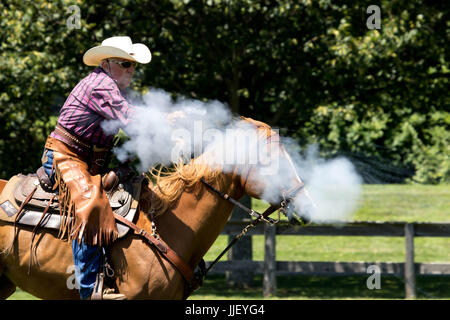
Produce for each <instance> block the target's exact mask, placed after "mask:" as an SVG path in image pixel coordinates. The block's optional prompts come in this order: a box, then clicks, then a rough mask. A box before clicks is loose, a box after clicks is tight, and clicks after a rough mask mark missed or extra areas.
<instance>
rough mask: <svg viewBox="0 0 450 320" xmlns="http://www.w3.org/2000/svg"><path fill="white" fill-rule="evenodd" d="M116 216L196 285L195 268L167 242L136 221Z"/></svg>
mask: <svg viewBox="0 0 450 320" xmlns="http://www.w3.org/2000/svg"><path fill="white" fill-rule="evenodd" d="M114 218H115V219H116V220H117V221H119V222H120V223H123V224H125V225H126V226H128V227H130V228H131V229H133V230H134V233H135V234H137V235H140V236H143V237H144V238H145V239H147V240H148V241H149V242H150V244H152V245H153V246H154V247H155V248H156V249H157V250H158V251H159V252H160V253H161V254H162V255H163V256H164V257H165V258H166V259H167V260H169V261H170V262H171V263H172V264H173V266H174V267H175V268H176V269H177V270H178V271H179V272H180V273H181V275H182V276H183V278H184V279H185V280H186V281H187V282H188V284H189V285H192V286H194V270H193V268H192V267H191V266H190V265H188V264H187V263H186V262H185V261H184V260H183V259H182V258H181V257H180V256H179V255H178V254H177V253H176V252H175V251H173V250H172V249H171V248H170V247H169V246H168V245H167V244H165V243H163V242H162V241H161V240H159V239H156V238H155V237H153V236H152V235H150V234H148V232H147V231H145V230H144V229H141V228H139V227H138V226H136V225H135V224H134V223H132V222H130V221H128V220H126V219H125V218H124V217H122V216H120V215H118V214H116V213H114Z"/></svg>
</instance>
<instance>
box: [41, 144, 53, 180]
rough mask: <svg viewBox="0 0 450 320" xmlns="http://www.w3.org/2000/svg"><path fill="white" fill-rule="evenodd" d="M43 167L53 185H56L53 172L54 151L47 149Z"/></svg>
mask: <svg viewBox="0 0 450 320" xmlns="http://www.w3.org/2000/svg"><path fill="white" fill-rule="evenodd" d="M42 166H43V167H44V170H45V173H46V174H47V175H48V176H49V177H50V181H51V182H52V184H55V171H54V170H53V171H52V167H53V150H49V149H45V150H44V153H43V154H42Z"/></svg>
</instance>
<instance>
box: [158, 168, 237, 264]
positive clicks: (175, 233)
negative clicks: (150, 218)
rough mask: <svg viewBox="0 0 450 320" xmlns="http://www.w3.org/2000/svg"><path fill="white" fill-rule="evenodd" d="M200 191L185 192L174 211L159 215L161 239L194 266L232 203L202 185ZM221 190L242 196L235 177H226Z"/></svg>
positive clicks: (224, 220)
mask: <svg viewBox="0 0 450 320" xmlns="http://www.w3.org/2000/svg"><path fill="white" fill-rule="evenodd" d="M202 188H203V189H202V190H201V192H200V194H198V193H196V192H195V193H191V192H183V194H182V195H181V197H180V199H179V201H178V203H177V205H176V207H175V208H173V210H171V211H169V212H166V213H165V214H162V215H161V216H159V217H158V218H157V219H156V220H157V229H158V232H159V234H160V236H161V238H162V239H163V240H164V241H165V242H166V243H167V244H168V245H169V246H170V247H171V248H172V249H173V250H175V251H176V252H177V253H178V254H179V255H180V256H181V257H183V258H184V259H185V260H186V261H188V262H189V263H190V264H191V265H196V264H198V262H199V261H200V259H201V258H202V257H203V255H204V254H205V253H206V252H207V251H208V249H209V248H210V247H211V245H212V244H213V243H214V241H215V240H216V239H217V237H218V236H219V234H220V232H221V231H222V229H223V228H224V227H225V224H226V223H227V221H228V218H229V217H230V214H231V211H232V209H233V205H232V204H230V203H229V202H228V201H226V200H223V199H221V198H220V197H219V196H218V195H217V194H215V193H212V192H210V191H209V190H208V189H206V187H205V186H202ZM222 188H223V189H222V190H221V191H222V192H226V193H229V194H230V195H232V196H234V197H237V198H239V197H240V196H242V194H240V192H239V191H238V192H236V190H233V189H234V185H233V178H232V177H231V176H230V177H226V183H224V186H222Z"/></svg>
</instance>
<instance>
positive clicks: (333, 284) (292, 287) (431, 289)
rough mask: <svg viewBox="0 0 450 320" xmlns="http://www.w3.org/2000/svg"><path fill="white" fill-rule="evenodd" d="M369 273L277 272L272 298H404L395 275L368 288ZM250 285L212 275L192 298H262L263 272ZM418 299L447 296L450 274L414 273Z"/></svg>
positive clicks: (384, 278) (449, 287)
mask: <svg viewBox="0 0 450 320" xmlns="http://www.w3.org/2000/svg"><path fill="white" fill-rule="evenodd" d="M367 278H368V276H339V277H330V276H328V277H326V276H321V277H319V276H316V277H312V276H278V277H277V294H276V296H274V297H273V298H275V299H277V298H278V299H404V298H405V284H404V282H403V279H402V278H400V277H395V276H382V277H381V285H380V289H373V290H370V289H368V288H367V285H366V281H367ZM254 284H255V285H254V286H252V287H250V288H231V287H230V286H228V284H227V282H226V280H225V276H221V275H211V276H209V277H208V279H206V280H205V283H204V285H203V287H202V288H200V289H199V290H197V291H196V292H195V294H194V295H192V297H191V299H263V298H264V297H263V295H262V285H261V284H262V276H255V277H254ZM416 288H417V290H416V291H417V292H416V298H417V299H450V277H445V276H418V277H416Z"/></svg>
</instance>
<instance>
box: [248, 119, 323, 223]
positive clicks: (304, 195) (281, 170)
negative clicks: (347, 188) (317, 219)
mask: <svg viewBox="0 0 450 320" xmlns="http://www.w3.org/2000/svg"><path fill="white" fill-rule="evenodd" d="M241 118H242V119H243V122H246V123H249V124H251V125H252V126H253V127H254V128H256V130H257V131H256V132H257V136H258V143H257V144H258V145H257V148H256V149H252V151H253V152H257V155H256V158H257V160H258V161H256V163H249V164H247V165H246V166H245V169H244V170H241V174H240V182H241V185H242V186H243V189H244V192H245V193H246V194H248V195H249V196H251V197H255V198H259V199H263V200H265V201H267V202H269V203H270V204H271V205H272V206H273V207H277V208H281V211H282V212H283V213H284V214H285V215H286V216H287V217H288V218H289V221H291V222H292V223H296V222H300V223H308V222H309V221H310V217H311V214H312V212H313V210H314V209H315V208H316V205H315V203H314V201H313V199H312V198H311V196H310V195H309V193H308V191H307V189H306V187H305V185H304V183H303V181H302V180H301V179H300V177H299V175H298V173H297V171H296V168H295V165H294V163H293V161H292V159H291V157H290V156H289V154H288V153H287V151H286V149H285V148H284V146H283V145H282V143H281V141H280V136H279V134H278V133H277V132H276V131H275V130H273V129H272V128H271V127H270V126H269V125H267V124H265V123H263V122H260V121H256V120H253V119H250V118H244V117H241Z"/></svg>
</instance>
